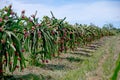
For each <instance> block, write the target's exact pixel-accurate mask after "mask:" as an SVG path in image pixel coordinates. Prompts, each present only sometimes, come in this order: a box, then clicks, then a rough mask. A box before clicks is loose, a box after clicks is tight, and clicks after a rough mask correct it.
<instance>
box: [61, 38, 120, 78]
mask: <svg viewBox="0 0 120 80" xmlns="http://www.w3.org/2000/svg"><path fill="white" fill-rule="evenodd" d="M117 38H118V36H117V37H111V39H109V40H107V41H106V42H105V45H104V46H103V47H101V48H99V49H98V50H96V51H95V52H94V53H93V56H91V57H90V58H88V59H86V60H85V61H84V62H83V63H82V65H81V66H80V68H79V69H76V70H71V71H69V72H67V73H66V75H65V76H63V77H62V78H61V79H60V80H86V74H87V73H88V72H93V73H92V75H96V74H94V70H96V68H97V67H98V62H99V60H100V59H102V58H103V57H104V55H105V54H108V58H107V59H106V60H105V61H104V63H103V64H102V69H103V74H102V77H103V78H102V79H103V80H108V79H109V78H110V76H111V74H112V73H113V69H114V67H115V66H114V65H115V61H116V60H115V59H114V58H113V56H114V55H115V52H116V51H115V48H116V47H118V46H116V45H119V44H118V43H117V42H118V41H117ZM119 51H120V50H119ZM116 55H118V54H117V53H116ZM112 80H114V79H112Z"/></svg>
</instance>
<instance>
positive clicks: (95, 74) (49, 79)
mask: <svg viewBox="0 0 120 80" xmlns="http://www.w3.org/2000/svg"><path fill="white" fill-rule="evenodd" d="M108 39H110V37H104V38H101V39H100V40H96V41H94V42H92V43H91V44H89V45H87V46H85V47H79V48H77V49H76V50H75V51H74V52H73V51H69V52H67V53H65V54H61V55H60V57H59V58H54V59H52V60H50V61H49V63H47V64H45V65H44V66H43V67H40V66H37V67H36V66H27V67H26V68H25V69H24V70H23V71H22V72H19V71H17V70H16V71H15V72H14V73H13V75H14V78H15V79H14V80H58V79H59V78H61V77H62V76H64V75H65V74H66V73H67V72H68V71H70V70H74V69H77V68H80V65H81V63H82V62H83V61H84V60H85V59H87V58H89V57H91V56H92V55H95V54H92V53H94V51H96V50H97V49H99V47H102V46H104V45H105V41H106V40H108ZM117 39H118V38H117ZM116 44H120V41H119V39H118V42H117V43H116ZM107 45H108V46H109V44H107ZM116 47H117V48H115V49H116V50H115V51H114V52H115V53H118V52H120V49H118V48H119V47H120V45H116ZM117 55H118V54H116V55H114V59H116V57H117ZM107 58H109V50H108V48H107V47H106V50H105V55H103V57H102V58H101V59H100V60H99V62H98V68H97V69H96V70H94V71H92V72H88V73H87V76H86V79H87V80H103V79H102V77H103V76H104V75H103V72H104V71H103V67H102V65H103V64H104V62H105V61H106V60H107ZM11 80H13V79H11Z"/></svg>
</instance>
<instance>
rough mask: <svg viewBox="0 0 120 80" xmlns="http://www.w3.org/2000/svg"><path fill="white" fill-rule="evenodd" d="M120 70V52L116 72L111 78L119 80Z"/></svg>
mask: <svg viewBox="0 0 120 80" xmlns="http://www.w3.org/2000/svg"><path fill="white" fill-rule="evenodd" d="M119 71H120V53H119V57H118V59H117V61H116V68H115V70H114V73H113V75H112V77H111V80H117V77H118V73H119Z"/></svg>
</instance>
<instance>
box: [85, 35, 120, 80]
mask: <svg viewBox="0 0 120 80" xmlns="http://www.w3.org/2000/svg"><path fill="white" fill-rule="evenodd" d="M119 38H120V37H117V38H115V39H113V40H111V41H110V42H109V43H108V44H107V45H106V46H108V47H106V49H105V54H104V55H103V56H102V58H101V59H100V60H99V62H98V67H97V69H95V70H94V71H91V72H88V73H87V74H86V80H106V79H109V78H110V77H111V75H110V74H109V75H108V76H106V75H104V73H105V71H104V70H103V65H104V64H105V63H106V62H107V60H108V58H110V56H111V55H113V56H112V59H113V60H114V62H115V61H116V59H117V57H118V54H119V53H120V49H119V47H120V45H119V44H120V40H119ZM113 41H114V43H113ZM113 46H114V47H113ZM111 50H112V51H111ZM114 62H113V65H112V66H113V67H114V65H115V64H114ZM111 69H112V68H111ZM107 77H109V78H107ZM104 78H105V79H104ZM118 80H120V79H118Z"/></svg>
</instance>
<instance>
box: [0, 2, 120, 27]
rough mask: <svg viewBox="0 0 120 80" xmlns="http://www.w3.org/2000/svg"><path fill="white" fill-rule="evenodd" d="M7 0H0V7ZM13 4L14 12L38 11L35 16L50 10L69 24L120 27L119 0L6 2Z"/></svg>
mask: <svg viewBox="0 0 120 80" xmlns="http://www.w3.org/2000/svg"><path fill="white" fill-rule="evenodd" d="M5 1H7V0H0V8H2V7H3V6H5V5H6V2H5ZM11 3H12V5H13V8H14V10H15V11H16V12H18V13H20V12H21V11H22V10H26V15H28V16H29V15H31V14H33V13H35V11H36V10H37V11H38V14H37V16H38V17H39V18H40V19H41V18H42V17H43V16H45V15H47V16H50V17H51V15H50V11H52V12H53V13H54V15H55V16H56V17H57V18H64V17H67V19H66V21H68V22H70V23H71V24H74V23H76V22H77V23H80V24H90V23H94V24H96V25H98V26H103V25H104V24H106V23H113V24H114V26H115V27H120V0H8V1H7V4H11Z"/></svg>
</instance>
